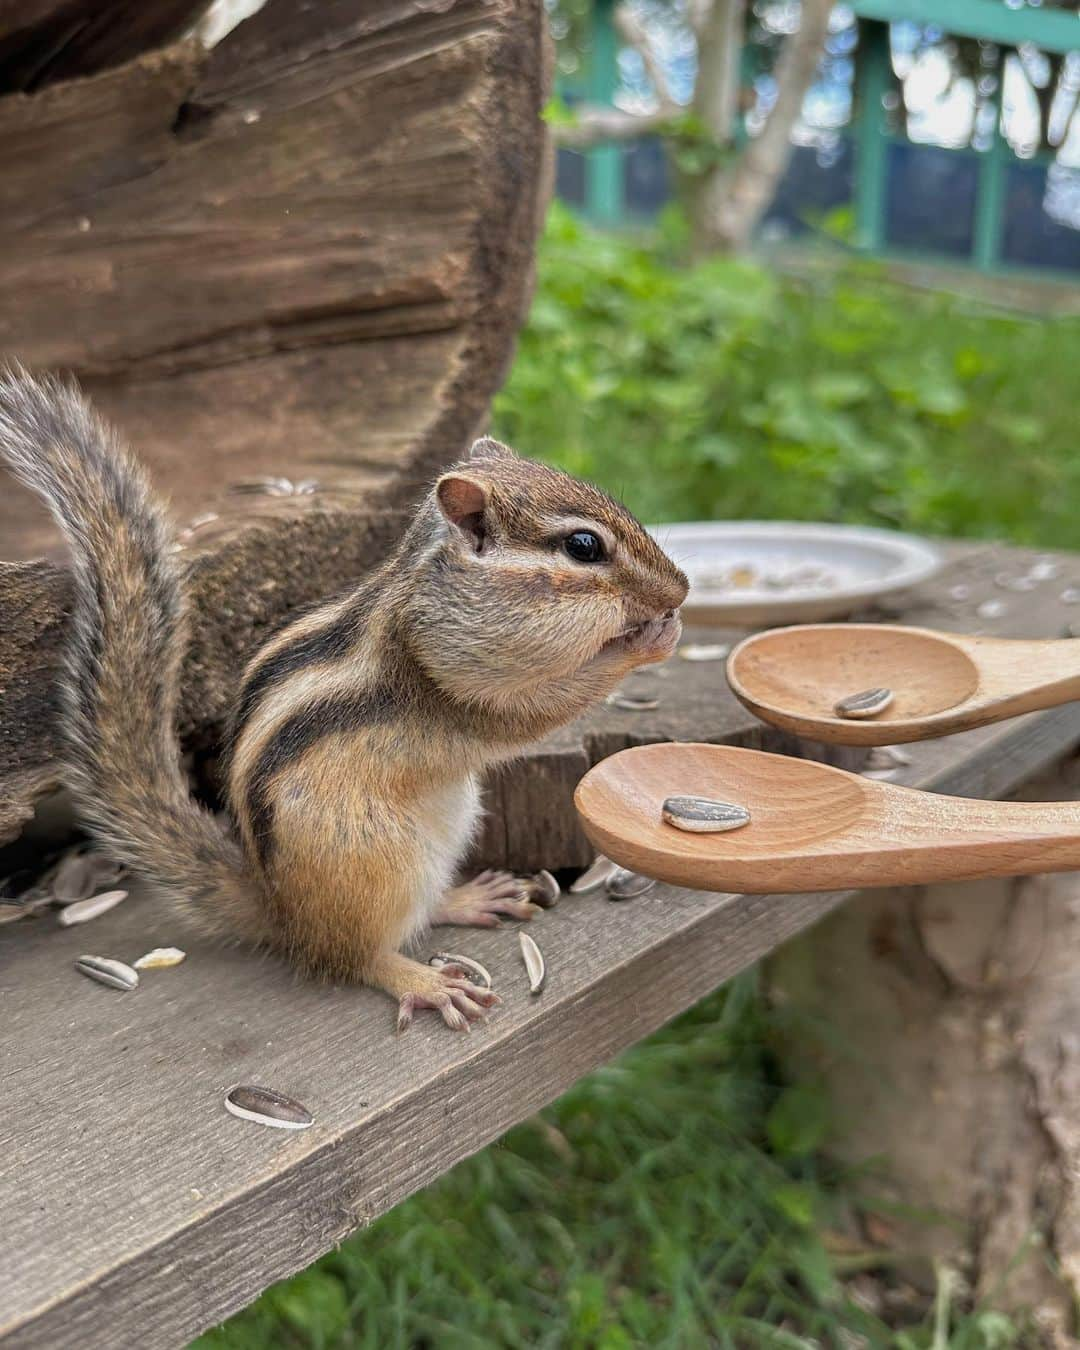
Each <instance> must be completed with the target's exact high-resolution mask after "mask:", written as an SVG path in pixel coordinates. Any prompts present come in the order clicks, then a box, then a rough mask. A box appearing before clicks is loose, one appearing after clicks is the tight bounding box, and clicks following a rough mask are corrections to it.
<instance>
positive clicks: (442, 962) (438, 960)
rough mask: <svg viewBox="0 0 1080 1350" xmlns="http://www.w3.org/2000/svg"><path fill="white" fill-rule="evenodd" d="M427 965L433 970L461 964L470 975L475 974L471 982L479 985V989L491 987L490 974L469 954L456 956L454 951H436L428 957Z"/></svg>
mask: <svg viewBox="0 0 1080 1350" xmlns="http://www.w3.org/2000/svg"><path fill="white" fill-rule="evenodd" d="M428 965H429V966H431V967H432V968H433V969H435V970H442V969H443V967H444V966H461V967H462V969H464V970H467V971H468V972H469V974H470V976H475V978H474V979H473V981H472V982H473V984H477V985H479V986H480V988H481V989H490V988H491V976H490V975H489V974H488V972H487V971H486V970H485V969H484V967H483V966H482V965H481V964H480V962H479V961H474V960H473V959H472V957H471V956H458V955H456V954H455V953H454V952H436V953H435V955H434V956H431V957H429V958H428Z"/></svg>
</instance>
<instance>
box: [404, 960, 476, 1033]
mask: <svg viewBox="0 0 1080 1350" xmlns="http://www.w3.org/2000/svg"><path fill="white" fill-rule="evenodd" d="M457 969H458V967H456V966H448V967H447V968H446V970H440V971H437V972H434V974H435V976H436V979H437V981H438V983H437V984H433V985H432V986H430V987H428V988H424V989H419V990H412V991H410V992H409V993H407V994H402V995H401V997H400V998H399V999H398V1020H397V1029H398V1031H404V1030H405V1029H406V1028H407V1027H408V1026H409V1025H410V1023H411V1022H412V1020H413V1014H414V1013H415V1012H416V1010H417V1009H418V1008H431V1009H432V1010H433V1011H434V1012H437V1013H439V1014H440V1015H441V1017H442V1020H443V1021H444V1022H445V1023H446V1025H447V1026H448V1027H449V1028H450V1029H451V1031H469V1030H470V1026H469V1024H470V1023H471V1022H478V1021H480V1020H481V1019H482V1018H483V1017H484V1015H485V1014H486V1012H487V1010H488V1008H493V1007H494V1006H495V1005H496V1004H497V1003H498V1002H499V996H498V994H493V993H492V992H491V990H490V989H480V988H478V987H477V986H476V985H475V984H473V983H472V982H471V981H470V980H467V979H464V978H461V977H459V976H457V975H456V974H455V975H448V974H447V971H449V970H455V971H456V970H457Z"/></svg>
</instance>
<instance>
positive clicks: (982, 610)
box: [975, 600, 1009, 619]
mask: <svg viewBox="0 0 1080 1350" xmlns="http://www.w3.org/2000/svg"><path fill="white" fill-rule="evenodd" d="M1008 609H1009V606H1008V605H1007V604H1006V603H1005V601H1004V600H984V601H983V602H982V604H981V605H979V606H978V607H977V608H976V610H975V613H976V614H977V615H978V616H979V618H980V619H1000V618H1001V616H1002V615H1003V614H1006V613H1008Z"/></svg>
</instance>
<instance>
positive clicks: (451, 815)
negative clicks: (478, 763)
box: [401, 774, 482, 945]
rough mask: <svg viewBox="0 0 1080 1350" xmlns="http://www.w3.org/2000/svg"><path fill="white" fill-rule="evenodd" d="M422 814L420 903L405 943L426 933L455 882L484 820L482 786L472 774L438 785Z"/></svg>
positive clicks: (419, 861)
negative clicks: (477, 830)
mask: <svg viewBox="0 0 1080 1350" xmlns="http://www.w3.org/2000/svg"><path fill="white" fill-rule="evenodd" d="M419 814H420V815H421V817H422V819H423V820H424V822H425V826H426V829H425V831H424V833H423V835H422V836H421V837H419V838H417V840H416V843H417V845H418V847H419V857H418V874H417V902H416V904H415V906H414V907H413V911H412V914H411V915H410V921H409V924H408V926H407V927H406V929H405V931H404V932H403V933H402V935H401V943H402V945H406V944H408V943H410V942H414V941H416V939H417V938H419V937H422V936H423V934H424V933H425V932H426V931H427V929H428V928H429V927H430V926H431V919H432V915H433V914H434V913H435V910H436V909H437V908H438V907H439V905H440V904H441V903H442V899H443V896H444V895H445V894H446V892H447V891H448V890H449V889H450V887H451V886H452V885H453V884H454V880H455V877H456V873H457V869H458V865H459V864H460V862H461V859H462V856H463V854H464V853H465V850H466V849H467V848H468V846H469V844H470V843H471V842H472V838H473V836H474V834H475V833H476V828H477V825H478V824H479V823H480V817H481V815H482V807H481V804H480V785H479V783H478V782H477V780H476V778H475V777H474V776H473V775H471V774H470V775H469V776H468V777H467V778H465V779H464V780H461V781H459V782H457V783H453V784H450V785H448V786H446V787H441V788H438V789H437V790H435V791H433V792H431V793H430V794H429V795H428V796H427V797H426V798H425V799H424V800H423V802H422V803H420V805H419Z"/></svg>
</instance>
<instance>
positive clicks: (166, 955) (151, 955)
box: [135, 947, 187, 970]
mask: <svg viewBox="0 0 1080 1350" xmlns="http://www.w3.org/2000/svg"><path fill="white" fill-rule="evenodd" d="M186 957H187V952H184V951H181V950H180V948H179V947H155V948H154V950H153V951H152V952H147V953H146V955H145V956H140V957H139V959H138V960H137V961H136V962H135V969H136V970H166V969H167V968H168V967H169V966H178V965H179V964H180V962H181V961H183V960H184V959H185V958H186Z"/></svg>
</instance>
